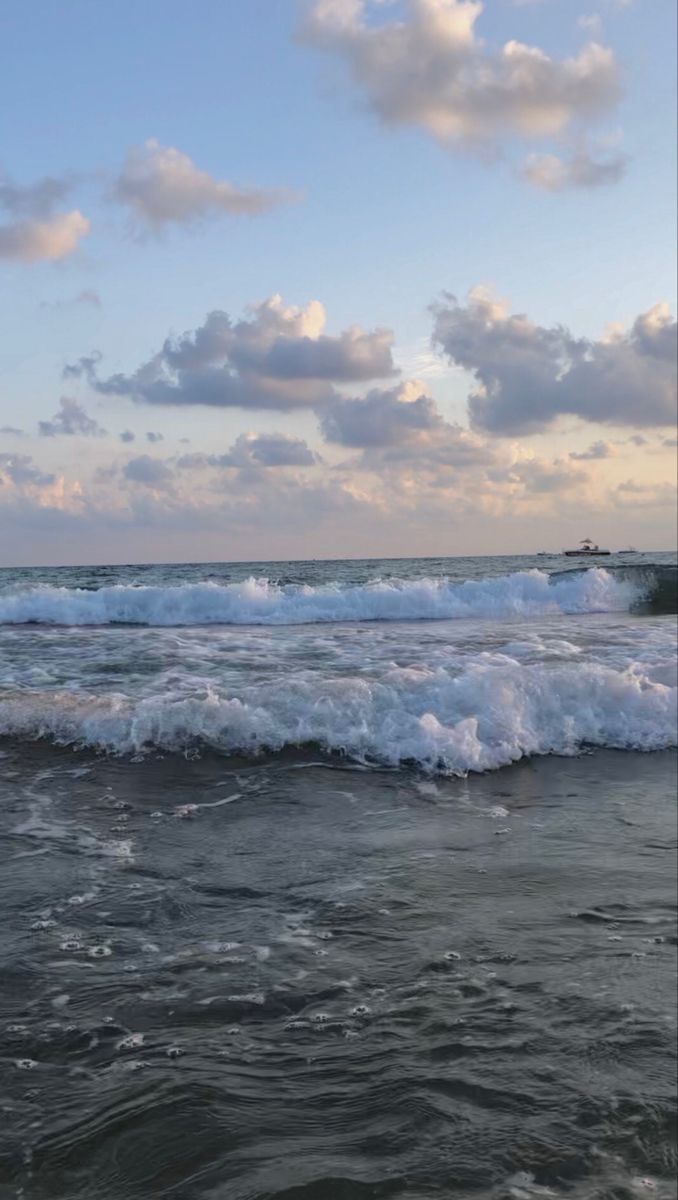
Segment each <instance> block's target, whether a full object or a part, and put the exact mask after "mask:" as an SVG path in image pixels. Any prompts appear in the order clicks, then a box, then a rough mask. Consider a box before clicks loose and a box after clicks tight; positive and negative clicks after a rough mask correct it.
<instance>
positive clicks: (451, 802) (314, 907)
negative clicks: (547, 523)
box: [0, 553, 677, 1200]
mask: <svg viewBox="0 0 678 1200" xmlns="http://www.w3.org/2000/svg"><path fill="white" fill-rule="evenodd" d="M676 609H677V605H676V558H675V555H671V554H666V553H657V554H642V555H640V554H639V555H628V556H626V557H624V556H612V557H611V558H609V559H603V560H595V561H593V562H587V561H584V560H566V559H563V558H562V557H561V556H555V557H553V558H548V557H541V556H540V557H536V558H529V557H509V556H507V557H494V558H450V559H435V560H433V559H403V560H388V561H387V560H371V561H335V562H329V561H322V562H304V563H300V562H299V563H289V562H280V563H243V564H219V563H213V564H193V565H181V566H176V565H167V566H157V565H153V566H136V565H130V566H109V567H64V568H44V569H39V568H21V569H19V568H17V569H4V570H2V571H0V787H1V790H2V804H1V805H0V838H1V839H2V863H3V870H2V873H1V874H0V895H1V901H2V909H1V912H2V924H1V926H0V964H1V965H2V977H1V981H0V1057H1V1059H2V1068H3V1070H2V1081H1V1082H0V1105H1V1107H2V1117H3V1119H2V1123H1V1127H0V1200H10V1198H11V1200H150V1198H156V1197H163V1198H166V1200H368V1198H369V1200H372V1198H374V1200H386V1198H389V1200H433V1198H436V1200H447V1198H450V1200H452V1198H454V1200H456V1198H461V1197H477V1198H478V1200H509V1198H512V1200H532V1198H534V1197H547V1196H550V1197H557V1198H558V1197H563V1198H565V1197H572V1198H574V1200H635V1198H636V1197H642V1196H650V1195H652V1196H655V1197H659V1198H660V1200H669V1198H670V1197H675V1195H676V1185H675V1172H676V1161H677V1156H676V1132H675V1119H676V1067H675V1045H676V943H677V938H676V911H677V909H676V900H677V897H676V783H677V780H676V756H675V746H676V741H677V734H676V727H677V719H676V640H677V639H676Z"/></svg>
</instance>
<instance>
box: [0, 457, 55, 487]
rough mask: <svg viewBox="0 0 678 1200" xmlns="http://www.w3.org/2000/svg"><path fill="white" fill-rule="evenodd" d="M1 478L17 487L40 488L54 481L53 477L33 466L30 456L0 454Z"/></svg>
mask: <svg viewBox="0 0 678 1200" xmlns="http://www.w3.org/2000/svg"><path fill="white" fill-rule="evenodd" d="M3 477H4V478H5V479H7V480H9V481H10V482H11V483H13V484H16V485H17V486H18V487H21V486H22V485H23V484H35V485H36V486H38V487H42V486H44V485H47V484H52V483H54V481H55V476H54V475H51V474H47V473H46V472H44V471H41V470H40V468H39V467H36V466H35V465H34V463H33V459H32V458H31V456H30V454H0V479H2V478H3Z"/></svg>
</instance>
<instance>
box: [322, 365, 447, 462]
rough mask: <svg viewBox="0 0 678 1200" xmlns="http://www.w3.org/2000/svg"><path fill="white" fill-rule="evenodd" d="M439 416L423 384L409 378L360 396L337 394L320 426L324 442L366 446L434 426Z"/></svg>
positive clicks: (401, 438) (394, 442) (400, 439)
mask: <svg viewBox="0 0 678 1200" xmlns="http://www.w3.org/2000/svg"><path fill="white" fill-rule="evenodd" d="M441 420H442V418H441V417H440V414H439V413H438V410H437V408H436V406H435V403H434V401H433V400H432V399H431V397H430V396H429V395H428V394H427V393H426V391H425V389H424V387H423V385H422V384H419V383H418V382H417V381H414V380H410V381H408V382H406V383H403V384H400V385H399V386H398V387H394V388H389V389H386V390H379V389H373V390H372V391H370V392H368V394H367V396H365V397H364V399H359V400H354V399H350V398H348V397H344V396H338V397H337V398H336V399H335V400H334V401H332V403H331V404H330V405H329V406H328V408H327V409H326V411H325V412H324V413H323V415H322V418H321V429H322V432H323V436H324V437H325V439H326V440H327V441H328V442H336V443H338V444H339V445H341V446H353V447H359V448H361V449H366V448H368V447H375V446H376V447H383V446H393V445H397V444H398V443H401V442H404V441H408V440H410V439H411V437H412V434H413V433H417V432H420V431H423V430H431V429H434V428H436V427H438V426H439V425H440V424H441Z"/></svg>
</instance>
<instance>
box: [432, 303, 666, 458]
mask: <svg viewBox="0 0 678 1200" xmlns="http://www.w3.org/2000/svg"><path fill="white" fill-rule="evenodd" d="M434 312H435V328H434V335H433V336H434V342H435V343H436V344H437V345H438V346H439V347H440V349H441V350H442V351H443V353H444V354H445V355H446V356H447V357H448V358H449V359H450V360H451V361H452V362H454V363H456V364H457V365H458V366H460V367H463V368H465V369H466V370H467V371H470V372H471V373H472V374H473V375H474V376H475V378H476V381H477V387H476V389H475V390H474V391H473V392H471V394H470V395H469V399H468V405H469V414H470V417H471V421H472V423H473V425H474V426H475V427H477V428H482V429H486V430H489V431H490V432H492V433H497V434H511V433H528V434H529V433H536V432H538V431H540V430H543V429H546V428H547V427H548V426H549V425H550V424H551V423H552V422H553V421H555V420H556V418H557V417H558V416H559V415H561V414H570V415H574V416H578V417H581V418H583V419H584V420H588V421H596V422H607V423H611V424H615V425H628V426H631V427H636V428H642V427H644V426H651V425H659V426H661V425H673V424H674V422H675V416H676V322H675V321H674V320H672V318H671V315H670V312H669V309H668V306H667V305H665V304H656V305H655V306H654V307H653V308H651V309H649V311H648V312H646V313H641V315H640V316H638V317H637V318H636V320H635V321H634V323H633V325H632V326H631V328H630V329H629V330H625V331H624V330H612V331H611V332H610V333H609V334H608V336H607V337H605V338H602V339H600V340H599V341H591V340H590V339H588V338H575V337H574V336H573V335H572V334H571V333H570V332H569V331H568V330H567V329H566V328H565V327H564V326H562V325H559V326H555V327H554V328H544V327H543V326H540V325H535V324H533V322H532V321H530V320H529V318H528V317H526V316H525V315H523V314H509V312H508V309H507V307H506V305H505V304H504V303H503V302H501V301H499V300H496V299H494V298H493V297H492V296H491V295H490V294H489V293H488V292H487V291H485V290H484V289H482V288H476V289H474V290H473V291H471V292H470V293H469V296H468V298H467V302H466V304H459V303H458V302H457V300H456V299H455V298H454V297H453V296H448V297H447V298H446V299H445V301H444V302H442V303H441V304H439V305H437V306H436V307H435V308H434Z"/></svg>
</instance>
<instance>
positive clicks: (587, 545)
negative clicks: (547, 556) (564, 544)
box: [563, 538, 611, 558]
mask: <svg viewBox="0 0 678 1200" xmlns="http://www.w3.org/2000/svg"><path fill="white" fill-rule="evenodd" d="M579 546H580V548H579V550H563V554H564V555H565V557H566V558H601V557H603V556H605V555H607V554H610V553H611V551H609V550H601V548H600V546H597V545H596V543H595V542H592V541H591V539H590V538H584V539H583V541H581V542H580V543H579Z"/></svg>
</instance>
